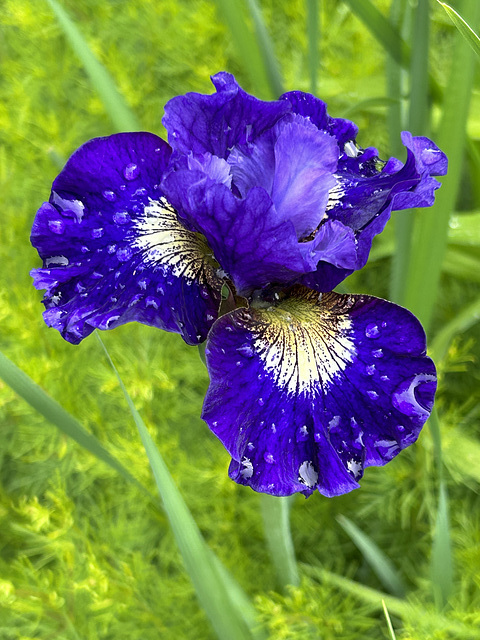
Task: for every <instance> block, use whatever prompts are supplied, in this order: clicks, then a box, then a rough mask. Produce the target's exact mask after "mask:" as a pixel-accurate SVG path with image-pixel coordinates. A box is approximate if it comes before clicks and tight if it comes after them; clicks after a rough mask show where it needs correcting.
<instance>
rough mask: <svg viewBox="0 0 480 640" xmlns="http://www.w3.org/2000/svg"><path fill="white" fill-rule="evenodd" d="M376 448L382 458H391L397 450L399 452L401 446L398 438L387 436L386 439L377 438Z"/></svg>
mask: <svg viewBox="0 0 480 640" xmlns="http://www.w3.org/2000/svg"><path fill="white" fill-rule="evenodd" d="M375 448H376V449H377V451H378V453H379V454H380V455H381V456H382V458H387V459H391V458H393V455H394V454H395V452H397V451H398V450H399V449H400V447H399V445H398V442H397V441H396V440H390V439H389V438H388V439H387V438H385V439H384V440H377V441H376V442H375Z"/></svg>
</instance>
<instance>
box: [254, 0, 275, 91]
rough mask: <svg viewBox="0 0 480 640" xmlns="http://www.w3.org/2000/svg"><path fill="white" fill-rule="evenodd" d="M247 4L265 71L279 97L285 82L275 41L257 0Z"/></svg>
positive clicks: (271, 86) (272, 89) (271, 88)
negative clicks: (268, 29) (275, 50)
mask: <svg viewBox="0 0 480 640" xmlns="http://www.w3.org/2000/svg"><path fill="white" fill-rule="evenodd" d="M247 4H248V9H249V11H250V15H251V17H252V21H253V25H254V28H255V35H256V38H257V44H258V48H259V49H260V52H261V54H262V58H263V64H264V66H265V71H266V74H267V78H268V82H269V85H270V91H271V92H272V94H273V96H274V97H275V98H278V96H280V95H281V94H282V93H283V83H282V77H281V75H280V71H279V67H278V61H277V58H276V57H275V52H274V49H273V43H272V40H271V38H270V36H269V34H268V31H267V27H266V25H265V21H264V19H263V16H262V12H261V9H260V7H259V6H258V4H257V0H247Z"/></svg>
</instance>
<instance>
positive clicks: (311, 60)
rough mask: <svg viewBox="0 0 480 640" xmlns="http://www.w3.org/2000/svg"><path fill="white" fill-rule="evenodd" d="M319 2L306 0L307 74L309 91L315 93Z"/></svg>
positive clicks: (318, 62)
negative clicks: (308, 76)
mask: <svg viewBox="0 0 480 640" xmlns="http://www.w3.org/2000/svg"><path fill="white" fill-rule="evenodd" d="M318 1H319V0H307V40H308V72H309V75H310V91H311V93H313V94H314V95H315V94H316V93H317V77H318V73H317V70H318V67H319V66H320V60H319V50H318V44H319V40H320V27H319V22H320V12H319V7H318Z"/></svg>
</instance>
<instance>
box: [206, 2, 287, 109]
mask: <svg viewBox="0 0 480 640" xmlns="http://www.w3.org/2000/svg"><path fill="white" fill-rule="evenodd" d="M215 3H216V5H217V8H218V11H219V14H220V16H221V17H222V18H223V20H224V21H225V23H226V25H227V26H228V28H229V29H230V33H231V35H232V40H233V43H234V44H235V46H236V48H237V50H238V53H239V58H240V60H241V63H242V66H243V68H244V69H245V71H246V72H247V73H248V75H249V77H250V82H251V83H252V87H253V89H254V92H255V94H256V95H257V96H259V97H264V98H276V97H278V96H276V95H275V91H274V89H273V87H271V86H270V81H269V77H268V72H267V70H266V69H265V61H264V58H263V55H262V52H261V50H260V47H259V44H258V41H257V39H256V38H255V37H254V35H253V33H252V32H251V30H250V28H249V26H248V24H247V21H246V19H245V14H244V11H243V2H239V1H235V2H232V0H215Z"/></svg>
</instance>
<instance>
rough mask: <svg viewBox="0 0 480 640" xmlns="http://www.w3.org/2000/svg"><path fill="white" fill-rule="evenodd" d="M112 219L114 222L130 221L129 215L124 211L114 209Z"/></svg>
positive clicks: (124, 222) (125, 222)
mask: <svg viewBox="0 0 480 640" xmlns="http://www.w3.org/2000/svg"><path fill="white" fill-rule="evenodd" d="M113 221H114V222H115V223H116V224H127V222H130V216H129V215H128V213H127V212H126V211H115V213H114V214H113Z"/></svg>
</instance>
